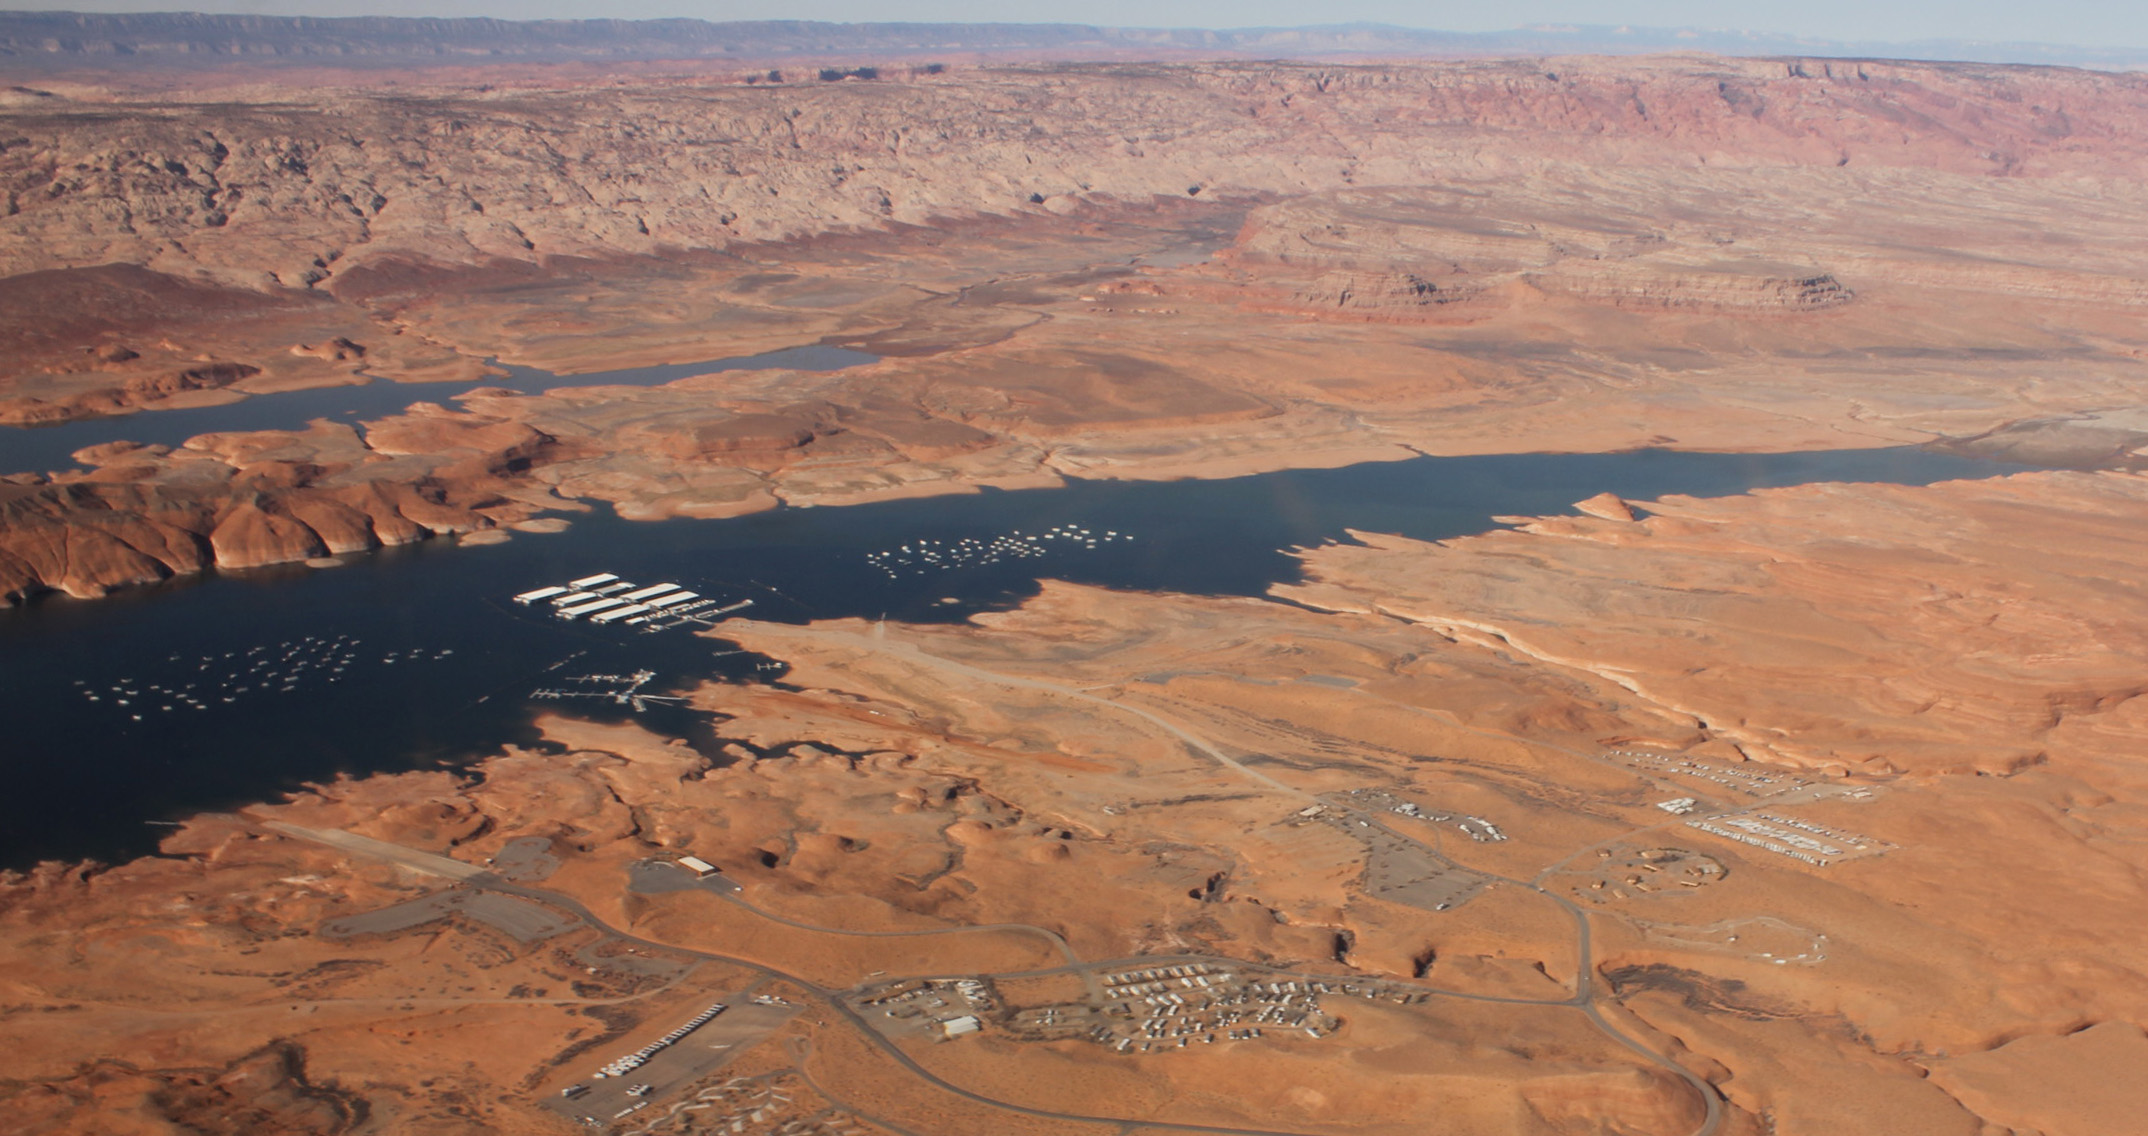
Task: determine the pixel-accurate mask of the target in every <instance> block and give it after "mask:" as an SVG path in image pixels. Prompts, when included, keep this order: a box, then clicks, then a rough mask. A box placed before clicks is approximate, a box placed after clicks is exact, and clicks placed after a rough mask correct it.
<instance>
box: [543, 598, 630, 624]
mask: <svg viewBox="0 0 2148 1136" xmlns="http://www.w3.org/2000/svg"><path fill="white" fill-rule="evenodd" d="M625 606H626V601H625V600H622V599H616V598H615V599H602V600H593V601H591V602H589V603H585V604H576V605H574V606H573V607H563V608H560V609H559V617H560V618H561V619H580V618H582V617H583V616H585V615H593V614H595V613H597V612H600V611H608V610H610V609H612V608H615V607H625Z"/></svg>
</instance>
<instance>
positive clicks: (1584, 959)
mask: <svg viewBox="0 0 2148 1136" xmlns="http://www.w3.org/2000/svg"><path fill="white" fill-rule="evenodd" d="M755 629H756V631H758V632H760V633H762V634H764V635H767V636H769V637H772V638H789V639H796V640H801V641H806V642H812V643H820V644H826V643H830V642H833V643H839V644H843V645H847V646H852V647H856V648H859V649H862V650H866V651H871V652H874V653H878V654H886V655H893V656H896V657H900V658H904V659H908V660H910V661H913V662H916V663H918V664H920V665H922V666H926V667H930V668H933V669H936V670H941V671H948V672H952V673H955V674H960V675H965V676H967V677H969V678H973V679H976V680H979V681H983V682H988V683H993V684H997V685H1002V686H1012V687H1018V688H1026V689H1032V690H1041V691H1044V692H1046V693H1050V694H1054V695H1058V696H1060V697H1064V698H1070V699H1073V700H1075V701H1077V702H1085V703H1090V704H1093V705H1096V706H1099V707H1102V708H1105V709H1108V710H1112V711H1116V712H1118V713H1122V714H1128V715H1131V716H1133V717H1136V718H1140V719H1142V720H1143V721H1145V722H1148V723H1149V724H1151V725H1153V726H1155V727H1156V728H1158V729H1161V730H1163V731H1164V732H1165V733H1168V734H1170V735H1171V736H1172V737H1174V738H1177V739H1178V740H1179V741H1181V742H1183V743H1185V744H1186V745H1187V746H1189V747H1191V748H1193V749H1195V750H1197V751H1199V752H1200V753H1202V754H1203V755H1205V756H1207V757H1209V758H1210V759H1212V760H1214V761H1215V762H1216V763H1217V764H1218V765H1220V766H1222V767H1224V768H1226V769H1229V770H1231V771H1233V772H1234V773H1236V774H1238V775H1239V776H1241V777H1243V778H1245V779H1246V780H1249V781H1252V782H1255V783H1256V784H1259V785H1261V786H1262V787H1264V788H1266V789H1269V790H1271V791H1273V792H1276V793H1279V794H1282V795H1284V796H1286V797H1289V798H1291V799H1292V800H1294V801H1308V802H1315V803H1324V804H1328V805H1330V807H1341V808H1343V809H1344V811H1346V812H1350V813H1352V814H1353V815H1355V816H1357V817H1358V818H1359V819H1363V820H1366V821H1368V822H1369V823H1372V824H1377V825H1379V827H1380V828H1381V829H1382V830H1384V831H1387V832H1389V833H1391V834H1393V835H1395V836H1398V837H1400V838H1402V839H1404V840H1409V841H1412V842H1415V843H1423V842H1422V841H1420V840H1417V838H1416V837H1414V836H1411V835H1409V834H1407V833H1400V832H1395V831H1394V830H1393V829H1390V828H1388V827H1387V826H1386V825H1385V824H1384V823H1383V822H1382V821H1381V820H1380V818H1377V817H1373V816H1371V815H1370V814H1366V813H1363V812H1362V811H1360V810H1356V809H1349V808H1347V807H1346V806H1336V805H1334V803H1333V802H1322V801H1320V800H1319V798H1318V797H1316V796H1315V795H1314V794H1312V793H1308V792H1306V791H1304V790H1302V789H1298V788H1296V787H1295V786H1292V785H1289V784H1286V783H1284V782H1282V781H1278V780H1276V779H1275V778H1273V777H1270V776H1268V775H1267V774H1265V773H1261V772H1259V771H1257V770H1254V769H1250V768H1248V767H1247V766H1245V765H1244V764H1243V763H1241V762H1239V761H1237V760H1236V759H1234V758H1232V757H1231V756H1230V755H1229V754H1227V753H1224V752H1223V751H1222V750H1221V749H1220V748H1218V747H1216V746H1214V745H1212V744H1210V743H1209V742H1208V741H1207V740H1206V739H1204V738H1201V737H1199V736H1198V735H1195V734H1193V733H1191V732H1189V731H1187V730H1185V729H1184V728H1182V727H1180V726H1179V725H1178V724H1177V723H1175V722H1172V721H1170V720H1168V719H1166V718H1163V717H1162V716H1160V715H1157V714H1154V713H1152V712H1150V711H1148V710H1145V709H1142V708H1141V707H1138V706H1130V705H1127V704H1126V703H1123V702H1119V701H1115V700H1113V699H1109V698H1102V697H1098V696H1096V695H1093V694H1089V693H1087V692H1085V691H1082V690H1078V689H1075V688H1072V687H1067V686H1062V685H1060V684H1058V683H1052V682H1046V681H1044V680H1041V679H1032V678H1025V677H1022V676H1017V675H1005V674H1000V673H998V672H996V671H990V670H985V669H984V668H981V667H976V666H972V665H970V664H967V663H960V662H956V661H954V660H952V659H945V658H941V657H940V656H938V655H933V654H930V653H928V652H926V651H923V650H921V649H919V648H917V647H915V646H913V645H911V644H907V643H900V642H890V641H888V640H887V639H885V638H884V637H881V636H878V635H875V636H865V635H858V634H855V633H851V632H834V631H816V630H812V629H809V628H803V627H790V626H786V625H781V624H757V625H756V628H755ZM264 827H267V828H271V829H274V830H275V831H278V832H282V833H285V834H286V835H290V836H295V837H298V838H299V839H303V840H309V841H313V842H315V843H319V844H325V845H328V846H330V847H334V848H339V849H342V850H344V851H347V852H350V853H353V854H355V855H363V856H368V857H371V858H374V859H380V860H385V861H387V862H390V863H395V864H400V865H402V866H404V867H407V868H410V869H411V870H413V871H419V872H425V873H428V874H431V875H437V876H444V877H447V878H451V879H458V880H462V881H465V882H469V883H471V884H472V885H473V886H480V887H483V888H485V889H486V890H489V891H494V892H498V893H501V894H505V895H517V896H522V897H524V898H527V899H533V900H537V901H539V902H542V903H548V904H551V905H553V906H555V907H558V908H560V909H563V910H566V911H570V912H572V913H574V914H575V915H577V916H580V917H581V918H582V919H583V920H584V921H585V922H587V923H588V924H589V925H590V926H592V927H595V928H597V929H599V930H601V931H604V932H605V933H607V934H610V935H613V936H615V937H617V938H619V939H622V940H625V941H627V942H632V943H641V944H645V945H647V946H651V947H656V948H659V949H662V950H667V951H674V952H677V953H681V954H686V955H690V956H693V957H695V958H700V959H705V960H709V961H713V962H721V963H725V964H728V965H731V966H737V967H741V968H744V969H747V970H751V971H754V972H756V973H759V974H762V975H765V976H767V977H770V978H778V979H781V980H783V981H785V982H788V983H791V984H792V985H795V986H797V987H798V988H800V989H803V990H806V991H809V992H810V993H811V994H812V996H813V997H814V998H815V999H817V1000H819V1001H821V1002H823V1003H825V1004H826V1005H827V1006H828V1007H829V1008H830V1009H831V1010H833V1011H834V1012H835V1013H836V1014H837V1015H839V1016H841V1017H842V1018H844V1019H845V1020H846V1021H848V1022H849V1023H850V1024H851V1025H852V1026H854V1027H856V1028H857V1029H858V1030H859V1031H860V1032H861V1033H862V1034H863V1035H864V1036H865V1038H866V1039H867V1041H868V1042H870V1043H871V1044H873V1045H874V1046H876V1047H878V1048H879V1049H880V1050H881V1051H882V1052H883V1053H885V1054H887V1055H888V1056H889V1057H890V1058H892V1059H893V1060H894V1061H895V1062H896V1063H897V1064H899V1065H901V1066H902V1067H903V1068H904V1069H905V1070H907V1071H908V1072H910V1073H911V1074H912V1075H914V1076H916V1077H918V1078H919V1079H920V1080H923V1081H925V1082H927V1083H928V1084H931V1085H933V1086H934V1087H936V1088H938V1089H940V1090H942V1091H944V1092H948V1093H952V1094H954V1095H956V1096H959V1097H962V1098H963V1099H965V1100H969V1101H973V1102H975V1103H978V1104H983V1105H987V1106H989V1107H992V1108H998V1109H1004V1110H1006V1111H1009V1112H1014V1113H1018V1114H1020V1115H1024V1116H1034V1117H1038V1118H1041V1119H1047V1120H1060V1121H1069V1122H1075V1123H1086V1124H1099V1125H1107V1126H1111V1127H1113V1128H1117V1129H1119V1130H1121V1131H1126V1130H1132V1129H1152V1130H1157V1131H1168V1132H1201V1133H1222V1134H1228V1136H1303V1134H1299V1133H1289V1132H1279V1131H1273V1130H1267V1129H1254V1128H1230V1127H1222V1126H1215V1125H1203V1124H1172V1123H1165V1122H1160V1121H1153V1120H1144V1119H1140V1118H1135V1117H1110V1116H1097V1115H1085V1114H1078V1113H1066V1112H1054V1111H1051V1110H1049V1109H1036V1108H1030V1107H1028V1106H1026V1105H1019V1104H1014V1103H1012V1102H1009V1101H1003V1100H998V1099H995V1098H992V1097H988V1096H985V1095H983V1094H981V1093H975V1092H971V1091H970V1090H968V1089H965V1088H963V1087H961V1086H960V1085H956V1084H953V1083H951V1082H949V1081H946V1080H944V1079H942V1078H941V1077H939V1076H938V1075H937V1074H935V1073H933V1072H932V1071H931V1070H929V1069H926V1068H925V1067H924V1066H922V1065H920V1064H918V1063H917V1062H916V1061H915V1060H913V1059H912V1058H911V1057H910V1055H909V1054H907V1053H905V1052H904V1051H903V1050H902V1049H901V1048H899V1047H898V1046H896V1045H895V1044H894V1043H893V1042H891V1041H889V1040H888V1039H887V1038H886V1037H885V1036H884V1035H882V1034H881V1033H880V1032H879V1031H878V1030H877V1029H875V1028H873V1026H872V1025H871V1024H870V1023H869V1022H867V1021H866V1020H865V1018H864V1017H863V1016H862V1015H860V1014H858V1013H857V1012H856V1011H855V1010H853V1009H851V1008H850V1006H849V1005H848V1004H847V1003H846V1002H845V1001H844V1000H843V999H842V998H841V997H839V996H838V992H836V991H834V990H830V989H828V988H825V987H822V986H820V985H818V984H816V983H813V982H810V981H808V980H806V979H804V978H802V977H800V976H798V975H793V974H789V973H787V972H785V971H782V970H779V969H777V968H775V967H771V966H768V965H766V964H763V963H758V962H754V961H751V960H748V959H741V958H734V957H732V956H729V955H721V954H716V953H714V952H709V951H701V950H695V949H693V948H688V947H681V946H678V945H675V944H671V943H661V942H656V941H654V940H648V939H643V938H640V937H639V936H636V935H633V934H630V933H628V932H626V931H623V930H620V929H618V928H615V927H613V926H611V925H610V924H608V923H606V922H604V921H603V920H602V919H600V918H598V917H597V915H596V914H595V913H594V912H592V911H590V910H589V909H588V908H587V907H585V906H583V904H582V903H581V902H580V901H579V900H576V899H574V898H573V897H571V896H566V895H562V894H559V893H557V892H551V891H546V890H543V889H539V888H533V887H527V886H523V885H518V884H513V883H509V882H508V881H506V880H503V879H500V878H499V877H497V876H494V875H491V874H490V873H487V872H485V871H484V870H483V869H480V868H476V867H474V866H472V865H469V864H464V863H461V862H460V861H456V860H450V859H448V858H447V857H444V856H435V855H432V854H429V853H425V852H418V851H416V850H413V849H408V848H403V847H401V846H399V845H395V844H389V843H386V842H384V841H379V840H373V839H371V838H369V837H364V836H358V835H356V834H353V833H346V832H339V831H334V830H324V829H310V828H304V827H302V826H299V825H292V824H285V823H283V822H277V821H271V822H266V823H265V824H264ZM1433 851H1434V852H1435V854H1438V849H1437V848H1434V849H1433ZM1472 870H1473V871H1474V870H1476V869H1472ZM1480 874H1482V875H1485V876H1487V877H1489V878H1492V879H1496V880H1500V881H1502V882H1504V883H1509V884H1512V885H1514V886H1516V887H1521V888H1527V889H1529V890H1531V891H1535V892H1537V893H1538V894H1540V895H1543V896H1544V897H1545V898H1547V899H1549V900H1551V901H1552V902H1553V903H1555V904H1557V905H1559V907H1560V908H1561V909H1562V910H1564V911H1565V912H1566V913H1567V915H1568V916H1569V917H1571V918H1572V919H1573V921H1574V935H1575V957H1576V966H1575V978H1574V994H1573V995H1572V997H1570V998H1566V999H1563V1000H1552V1001H1535V1000H1528V999H1501V998H1497V997H1492V996H1486V995H1466V994H1462V993H1460V992H1456V991H1440V990H1433V991H1431V992H1433V993H1438V994H1442V995H1446V996H1451V997H1468V998H1472V999H1474V1000H1480V1001H1493V1002H1500V1001H1504V1002H1509V1003H1511V1004H1521V1005H1538V1006H1567V1007H1571V1008H1573V1009H1575V1010H1578V1011H1580V1012H1581V1013H1582V1014H1583V1015H1584V1016H1585V1017H1587V1018H1588V1020H1589V1022H1590V1023H1591V1024H1593V1025H1594V1026H1595V1027H1596V1028H1597V1029H1598V1030H1599V1031H1601V1032H1602V1033H1603V1034H1604V1035H1605V1036H1606V1037H1609V1038H1610V1039H1612V1040H1613V1041H1616V1042H1617V1043H1618V1044H1619V1045H1620V1046H1622V1047H1624V1048H1625V1049H1627V1050H1630V1051H1631V1052H1633V1053H1635V1054H1637V1055H1638V1056H1640V1057H1641V1058H1643V1059H1644V1060H1646V1061H1648V1062H1649V1063H1651V1064H1653V1065H1655V1066H1657V1067H1659V1068H1662V1069H1664V1070H1666V1071H1668V1072H1669V1073H1671V1074H1672V1075H1674V1076H1676V1077H1678V1078H1679V1079H1680V1080H1682V1081H1684V1082H1685V1083H1686V1084H1687V1085H1688V1086H1689V1087H1690V1088H1692V1089H1693V1091H1694V1092H1695V1093H1696V1094H1698V1095H1699V1097H1700V1099H1701V1102H1702V1104H1703V1107H1704V1109H1705V1118H1704V1119H1703V1120H1702V1122H1701V1125H1700V1126H1699V1127H1698V1128H1696V1129H1694V1131H1693V1133H1692V1136H1715V1133H1716V1130H1717V1129H1718V1128H1720V1127H1721V1126H1722V1122H1723V1101H1722V1097H1721V1096H1720V1094H1718V1093H1717V1092H1716V1090H1715V1087H1714V1086H1713V1085H1711V1084H1709V1083H1708V1082H1707V1081H1706V1080H1705V1079H1703V1078H1702V1077H1701V1076H1700V1075H1698V1074H1696V1073H1694V1072H1692V1071H1691V1070H1688V1069H1686V1068H1685V1067H1684V1066H1682V1065H1680V1064H1678V1063H1677V1062H1675V1061H1672V1060H1671V1059H1669V1058H1667V1057H1665V1056H1663V1055H1662V1054H1660V1053H1657V1052H1656V1051H1655V1050H1653V1049H1650V1048H1648V1047H1647V1046H1645V1045H1643V1044H1641V1042H1640V1041H1638V1040H1637V1039H1635V1038H1633V1037H1631V1036H1628V1035H1627V1034H1626V1033H1625V1032H1623V1031H1622V1030H1620V1029H1619V1028H1618V1027H1616V1026H1614V1025H1612V1024H1611V1022H1610V1021H1608V1020H1606V1019H1605V1018H1604V1016H1603V1012H1602V1010H1601V1009H1600V1008H1599V1007H1598V1006H1597V1004H1596V994H1595V985H1594V981H1593V979H1594V973H1595V961H1594V953H1593V942H1592V937H1591V930H1590V927H1589V920H1588V913H1587V912H1586V911H1584V910H1582V909H1581V908H1580V907H1579V906H1578V905H1576V904H1574V903H1573V902H1572V901H1571V900H1568V899H1566V898H1565V897H1563V896H1560V895H1557V894H1554V893H1553V892H1551V891H1550V890H1548V889H1546V888H1544V887H1543V886H1541V885H1540V884H1538V883H1537V882H1536V881H1533V880H1517V879H1511V878H1508V877H1505V876H1499V875H1495V874H1493V873H1490V872H1480ZM726 898H730V899H731V900H732V902H737V903H739V904H740V905H741V906H743V907H746V908H747V909H748V910H751V911H753V912H754V913H755V914H758V915H760V916H761V917H763V918H766V919H770V920H772V921H774V922H778V923H783V924H786V925H789V926H792V927H797V928H800V929H804V930H810V931H828V930H830V929H829V928H823V927H815V926H812V925H810V924H805V923H799V922H795V921H792V920H788V919H784V918H782V917H780V916H775V915H772V914H770V913H768V912H765V911H762V910H760V909H759V908H755V907H753V906H752V905H750V904H746V903H744V902H743V901H740V900H738V899H736V898H735V897H726ZM1005 928H1006V929H1012V928H1026V929H1027V930H1030V931H1035V932H1041V933H1043V934H1045V935H1047V936H1050V937H1051V938H1052V939H1053V941H1054V942H1055V943H1056V944H1057V945H1058V947H1059V948H1060V950H1061V951H1062V953H1063V954H1064V955H1065V957H1066V958H1067V959H1068V964H1067V965H1066V966H1065V967H1058V968H1053V970H1054V971H1073V970H1081V971H1083V972H1085V973H1089V972H1093V969H1094V967H1095V966H1096V965H1097V964H1094V963H1090V964H1083V963H1080V962H1079V960H1078V959H1076V957H1075V955H1074V952H1073V950H1072V949H1071V947H1069V946H1068V945H1067V944H1066V942H1065V940H1064V939H1062V938H1060V937H1059V936H1058V935H1056V934H1054V933H1052V932H1050V931H1046V930H1045V929H1044V928H1041V927H1032V926H1029V925H1026V924H1008V925H1005ZM969 929H970V930H983V929H986V928H969ZM951 930H962V929H959V928H958V929H951ZM849 933H857V932H849ZM946 933H949V932H948V931H921V932H872V934H894V935H908V934H946ZM1129 961H1131V960H1129ZM1204 961H1209V962H1214V961H1217V960H1214V959H1206V960H1204ZM1230 961H1232V962H1233V964H1234V965H1242V964H1238V963H1237V960H1230ZM1106 965H1109V964H1106ZM1146 965H1151V966H1153V965H1155V958H1154V956H1150V957H1149V958H1148V959H1147V960H1146ZM1348 980H1349V979H1346V980H1345V981H1348ZM1383 981H1390V982H1396V980H1383ZM1396 984H1402V983H1399V982H1397V983H1396ZM1406 985H1411V986H1415V985H1416V984H1414V983H1408V984H1406ZM1420 989H1423V988H1422V987H1420Z"/></svg>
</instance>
